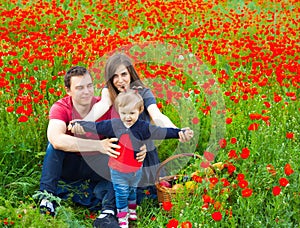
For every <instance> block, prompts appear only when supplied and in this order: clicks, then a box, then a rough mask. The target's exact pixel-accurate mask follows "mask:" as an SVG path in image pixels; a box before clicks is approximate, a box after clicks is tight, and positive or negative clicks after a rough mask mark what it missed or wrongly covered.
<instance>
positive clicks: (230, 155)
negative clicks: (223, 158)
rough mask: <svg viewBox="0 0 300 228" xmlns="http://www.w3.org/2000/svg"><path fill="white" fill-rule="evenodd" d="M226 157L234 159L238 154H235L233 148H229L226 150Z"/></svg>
mask: <svg viewBox="0 0 300 228" xmlns="http://www.w3.org/2000/svg"><path fill="white" fill-rule="evenodd" d="M228 157H229V158H231V159H233V158H234V159H236V158H238V155H237V153H236V151H235V150H230V151H229V152H228Z"/></svg>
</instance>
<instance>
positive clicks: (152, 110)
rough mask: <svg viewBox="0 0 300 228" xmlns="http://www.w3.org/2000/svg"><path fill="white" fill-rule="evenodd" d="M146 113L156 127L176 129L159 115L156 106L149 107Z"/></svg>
mask: <svg viewBox="0 0 300 228" xmlns="http://www.w3.org/2000/svg"><path fill="white" fill-rule="evenodd" d="M147 111H148V113H149V115H150V117H151V120H152V121H153V122H154V124H155V125H156V126H160V127H172V128H177V127H176V126H175V125H174V124H173V123H172V121H171V120H170V119H169V117H167V116H166V115H164V114H162V113H161V111H160V110H159V108H158V107H157V105H156V104H151V105H149V106H148V109H147Z"/></svg>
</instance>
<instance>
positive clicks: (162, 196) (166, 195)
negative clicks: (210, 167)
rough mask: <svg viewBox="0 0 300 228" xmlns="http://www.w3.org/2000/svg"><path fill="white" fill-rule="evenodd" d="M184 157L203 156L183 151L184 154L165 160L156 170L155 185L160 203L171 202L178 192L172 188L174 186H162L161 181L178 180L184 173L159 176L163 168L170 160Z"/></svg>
mask: <svg viewBox="0 0 300 228" xmlns="http://www.w3.org/2000/svg"><path fill="white" fill-rule="evenodd" d="M182 157H196V158H201V159H202V157H201V156H200V155H198V154H193V153H183V154H176V155H173V156H171V157H169V158H167V159H166V160H164V161H163V162H162V163H161V164H160V166H159V167H158V169H157V171H156V177H155V186H156V189H157V198H158V202H159V203H163V202H171V200H172V198H174V197H175V196H176V194H177V193H178V190H176V189H172V188H167V187H165V186H161V185H160V184H159V183H160V182H161V181H162V180H164V181H168V182H173V181H176V180H178V179H179V178H180V177H182V175H172V176H165V177H159V176H160V171H161V169H162V168H163V167H164V166H165V165H166V164H167V163H168V162H170V161H172V160H174V159H176V158H182Z"/></svg>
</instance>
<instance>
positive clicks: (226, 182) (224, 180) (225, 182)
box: [221, 178, 230, 187]
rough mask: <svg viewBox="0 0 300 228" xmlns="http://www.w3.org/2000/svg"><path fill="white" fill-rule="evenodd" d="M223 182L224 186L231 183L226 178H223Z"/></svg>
mask: <svg viewBox="0 0 300 228" xmlns="http://www.w3.org/2000/svg"><path fill="white" fill-rule="evenodd" d="M221 182H223V186H224V187H227V186H229V185H230V182H229V181H228V180H227V179H226V178H222V179H221Z"/></svg>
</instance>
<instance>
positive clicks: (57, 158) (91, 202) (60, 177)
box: [40, 143, 115, 210]
mask: <svg viewBox="0 0 300 228" xmlns="http://www.w3.org/2000/svg"><path fill="white" fill-rule="evenodd" d="M107 164H108V157H107V156H106V155H103V154H100V153H99V155H98V154H97V155H87V156H85V157H82V156H80V155H78V154H77V153H73V152H64V151H61V150H56V149H54V147H53V146H52V145H51V144H50V143H49V144H48V146H47V150H46V155H45V158H44V162H43V169H42V176H41V180H40V191H44V190H46V191H47V192H49V193H52V194H53V195H55V196H59V197H61V198H66V197H68V195H69V193H70V192H71V191H72V196H73V198H72V200H73V201H74V202H76V203H79V204H81V205H84V206H87V207H90V208H91V209H92V208H95V207H97V205H99V204H102V210H106V209H110V210H115V194H114V190H113V186H112V183H111V182H110V181H109V178H110V176H109V169H108V165H107ZM91 166H92V167H93V169H92V168H91ZM97 173H99V174H100V175H101V176H100V175H98V174H97ZM104 177H105V178H104ZM61 181H62V182H63V183H64V184H60V183H61ZM96 185H97V188H95V186H96ZM74 190H75V191H74ZM95 209H96V208H95ZM97 209H98V208H97Z"/></svg>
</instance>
